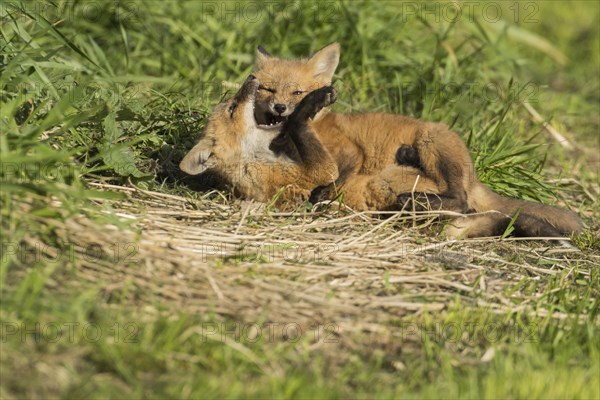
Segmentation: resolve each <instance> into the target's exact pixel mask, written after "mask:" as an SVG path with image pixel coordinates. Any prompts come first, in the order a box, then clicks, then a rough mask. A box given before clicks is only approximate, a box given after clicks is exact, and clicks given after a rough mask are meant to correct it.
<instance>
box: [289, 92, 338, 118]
mask: <svg viewBox="0 0 600 400" xmlns="http://www.w3.org/2000/svg"><path fill="white" fill-rule="evenodd" d="M336 100H337V91H336V90H335V89H334V88H333V87H332V86H325V87H322V88H320V89H317V90H314V91H312V92H310V93H309V94H308V95H307V96H306V97H305V98H304V99H302V101H301V102H300V104H299V105H298V107H297V108H296V114H297V117H298V118H302V119H308V118H311V119H312V118H314V117H315V115H317V113H318V112H319V111H321V110H322V109H323V108H325V107H327V106H329V105H331V104H333V103H335V101H336Z"/></svg>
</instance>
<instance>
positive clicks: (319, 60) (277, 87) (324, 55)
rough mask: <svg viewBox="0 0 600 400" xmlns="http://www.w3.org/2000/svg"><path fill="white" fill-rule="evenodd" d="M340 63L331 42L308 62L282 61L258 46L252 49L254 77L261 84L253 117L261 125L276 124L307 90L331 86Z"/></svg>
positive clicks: (338, 50) (284, 118) (305, 60)
mask: <svg viewBox="0 0 600 400" xmlns="http://www.w3.org/2000/svg"><path fill="white" fill-rule="evenodd" d="M339 60H340V45H339V43H337V42H334V43H331V44H329V45H327V46H325V47H323V48H322V49H321V50H319V51H317V52H316V53H315V54H314V55H313V56H312V57H310V58H308V59H299V60H284V59H280V58H277V57H273V56H271V55H270V54H269V53H268V52H267V51H266V50H265V49H264V48H263V47H262V46H259V47H258V49H257V50H256V70H255V71H254V75H255V76H256V77H257V78H258V80H259V81H260V82H261V84H260V85H259V88H258V89H259V90H258V93H257V98H256V108H255V112H254V117H255V119H256V122H257V123H258V124H261V125H278V124H280V123H281V122H284V121H285V120H286V119H287V117H288V116H289V115H290V114H291V113H292V112H293V111H294V109H295V108H296V106H297V105H298V103H300V101H301V100H302V99H303V98H304V97H305V96H306V95H307V94H308V93H310V92H311V91H313V90H315V89H318V88H320V87H323V86H328V85H331V80H332V79H333V74H334V73H335V70H336V68H337V66H338V62H339Z"/></svg>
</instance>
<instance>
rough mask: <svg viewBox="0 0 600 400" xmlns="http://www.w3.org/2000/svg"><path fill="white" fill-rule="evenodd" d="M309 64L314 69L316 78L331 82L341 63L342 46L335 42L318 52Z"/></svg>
mask: <svg viewBox="0 0 600 400" xmlns="http://www.w3.org/2000/svg"><path fill="white" fill-rule="evenodd" d="M308 62H309V63H310V64H311V65H312V66H313V68H314V77H315V78H319V79H323V80H326V81H329V82H331V79H333V74H334V73H335V69H336V68H337V66H338V63H339V62H340V44H339V43H338V42H333V43H331V44H328V45H327V46H325V47H323V48H322V49H321V50H319V51H317V52H316V53H315V54H314V55H313V56H312V57H311V58H310V59H309V60H308Z"/></svg>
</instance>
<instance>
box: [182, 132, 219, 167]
mask: <svg viewBox="0 0 600 400" xmlns="http://www.w3.org/2000/svg"><path fill="white" fill-rule="evenodd" d="M215 166H216V162H215V160H214V157H212V152H211V151H210V148H209V146H208V145H207V143H206V142H204V141H202V140H201V141H200V142H198V144H197V145H195V146H194V147H193V148H192V149H191V150H190V151H189V152H188V153H187V154H186V155H185V157H183V160H181V162H180V163H179V169H181V170H182V171H183V172H185V173H186V174H190V175H198V174H200V173H202V172H204V171H206V170H207V169H209V168H213V167H215Z"/></svg>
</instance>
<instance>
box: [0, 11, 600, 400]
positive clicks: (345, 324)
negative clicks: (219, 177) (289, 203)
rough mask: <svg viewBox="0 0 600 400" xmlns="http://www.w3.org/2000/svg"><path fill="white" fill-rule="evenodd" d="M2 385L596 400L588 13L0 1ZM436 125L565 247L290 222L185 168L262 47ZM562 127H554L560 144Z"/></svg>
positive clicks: (317, 216)
mask: <svg viewBox="0 0 600 400" xmlns="http://www.w3.org/2000/svg"><path fill="white" fill-rule="evenodd" d="M0 18H1V21H2V24H1V26H0V49H1V50H0V73H1V82H0V90H1V91H0V101H1V102H2V103H1V110H0V129H1V136H0V157H1V160H0V164H1V166H2V168H1V171H0V178H1V179H2V181H1V185H2V187H1V195H0V196H1V197H0V199H1V205H0V208H1V216H2V255H1V261H0V262H1V263H0V290H1V300H2V304H1V306H0V325H1V332H0V334H1V335H0V339H1V343H0V346H1V347H0V378H1V379H0V397H1V398H3V399H5V398H6V399H11V398H31V397H36V398H75V397H77V398H79V397H91V398H100V397H112V398H114V397H127V398H131V397H176V398H241V397H244V398H245V397H276V398H299V397H321V398H348V397H351V398H358V397H363V398H374V397H378V398H399V397H402V398H600V378H599V376H600V350H599V349H600V338H599V327H600V313H599V308H600V307H599V306H600V272H599V269H598V264H600V236H599V233H598V228H599V222H598V211H599V209H600V203H599V200H598V199H599V197H600V188H599V185H598V171H599V165H600V164H599V163H600V156H599V137H600V135H599V130H600V129H599V128H600V28H599V27H598V24H597V21H598V20H599V19H600V6H599V5H598V3H597V2H592V1H590V2H588V1H573V2H550V1H546V2H533V1H532V2H454V3H446V2H409V1H402V2H400V1H384V2H359V1H352V2H349V1H345V2H337V1H335V2H334V1H332V2H328V1H325V2H302V3H293V2H292V3H290V2H277V1H275V2H273V1H264V2H263V1H257V2H255V1H253V2H200V1H177V2H176V1H147V2H141V1H140V2H137V1H123V2H121V1H116V2H114V1H106V2H98V1H88V2H78V1H76V2H73V1H53V2H15V1H8V2H3V3H2V5H0ZM334 40H335V41H339V42H340V43H341V45H342V57H341V61H340V66H339V68H338V71H337V74H336V77H335V83H334V86H335V87H336V88H337V89H338V90H339V93H340V99H339V100H338V102H337V103H336V104H335V105H334V109H335V110H336V111H342V112H343V111H353V110H372V111H375V110H377V111H389V112H396V113H402V114H407V115H411V116H415V117H419V118H423V119H428V120H434V121H444V122H446V123H447V124H449V125H451V126H452V129H453V130H454V131H456V132H459V133H460V134H461V136H462V137H463V138H464V140H465V141H466V142H467V143H468V145H469V148H470V149H471V151H472V155H473V158H474V159H475V161H476V165H477V172H478V175H479V177H480V179H481V180H482V181H483V182H485V183H487V184H488V185H490V186H491V187H493V188H494V190H496V191H498V192H501V193H503V194H506V195H509V196H516V197H524V198H528V199H532V200H536V201H542V202H546V203H550V204H558V205H561V206H564V207H569V208H571V209H573V210H576V211H577V212H579V214H580V215H581V216H582V217H583V218H584V220H585V222H586V223H587V224H588V226H589V228H588V230H587V231H586V233H585V234H584V235H582V236H580V237H577V238H573V240H572V242H571V243H572V245H570V246H569V245H565V244H564V243H561V242H559V241H549V240H530V239H529V240H524V239H515V238H510V237H507V238H491V239H477V240H475V239H473V240H463V241H448V240H446V239H445V238H444V236H443V234H442V230H443V225H444V224H445V223H446V221H444V220H440V219H439V218H437V217H436V215H435V214H424V215H416V216H415V215H408V214H397V215H393V216H392V217H391V218H379V217H378V216H377V215H372V214H369V213H356V212H353V211H352V210H348V209H346V208H345V207H344V206H343V204H332V205H329V206H324V207H320V208H318V209H313V208H312V206H311V205H310V204H302V205H299V207H298V209H297V210H296V211H295V212H281V211H280V210H277V209H276V208H274V207H273V206H272V205H268V204H267V205H263V206H262V207H259V205H257V204H256V203H252V202H242V201H240V200H238V199H236V198H234V197H233V196H232V195H231V193H230V191H229V190H227V188H223V187H220V186H218V185H215V183H216V181H215V179H208V178H207V179H205V180H203V181H199V180H198V179H190V178H189V177H186V176H184V174H183V173H181V172H180V171H178V168H177V164H178V162H179V160H181V158H182V156H183V155H184V154H185V153H186V151H187V150H188V149H189V148H190V147H191V146H192V145H193V143H194V141H195V140H196V139H197V138H198V135H199V134H200V132H201V130H202V127H203V126H204V124H205V122H206V117H207V115H208V114H209V113H210V110H211V108H212V107H213V106H214V105H215V104H216V103H217V102H218V101H219V99H221V98H222V97H223V96H226V95H228V92H227V90H228V88H229V87H230V85H223V84H222V82H223V81H227V82H230V83H240V82H242V81H243V79H244V77H245V76H246V75H247V74H249V73H250V72H251V71H252V68H253V58H254V56H253V54H254V49H255V48H256V46H257V45H258V44H261V43H262V44H264V45H265V47H266V48H267V49H268V50H269V51H270V52H272V53H273V54H278V55H283V56H287V57H294V56H299V55H308V54H310V53H311V52H314V51H316V50H317V49H319V48H320V47H322V46H324V45H325V44H327V43H329V42H332V41H334ZM557 132H558V133H559V134H561V135H562V136H564V140H563V139H557V136H556V133H557Z"/></svg>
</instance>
